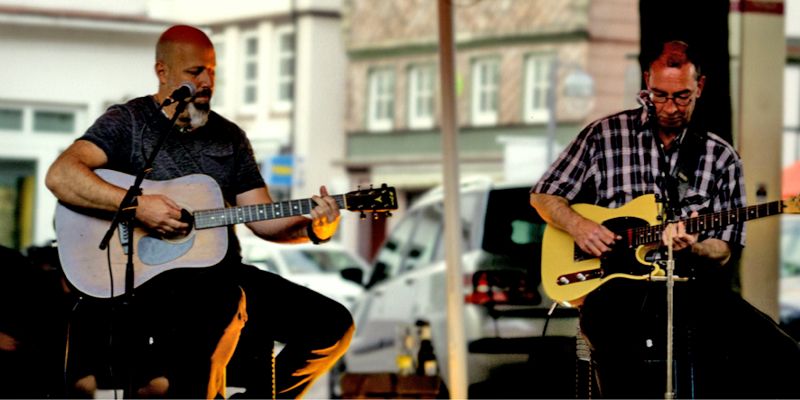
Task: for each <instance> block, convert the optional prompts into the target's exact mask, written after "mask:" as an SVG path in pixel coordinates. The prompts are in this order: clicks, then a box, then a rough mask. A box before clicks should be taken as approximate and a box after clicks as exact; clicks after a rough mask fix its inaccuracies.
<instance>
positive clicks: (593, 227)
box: [567, 217, 621, 257]
mask: <svg viewBox="0 0 800 400" xmlns="http://www.w3.org/2000/svg"><path fill="white" fill-rule="evenodd" d="M567 233H569V234H570V235H571V236H572V237H573V239H575V243H576V244H577V245H578V247H580V248H581V250H583V251H584V252H586V253H588V254H591V255H593V256H595V257H600V256H602V255H603V253H606V252H609V251H611V246H613V245H614V242H615V241H616V240H618V239H621V238H620V237H619V236H616V235H614V233H613V232H611V231H610V230H609V229H608V228H606V227H605V226H603V225H600V224H598V223H597V222H594V221H592V220H589V219H586V218H582V217H581V218H580V219H578V222H577V223H576V224H573V225H571V226H569V227H568V228H567Z"/></svg>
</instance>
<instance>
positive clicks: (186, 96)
mask: <svg viewBox="0 0 800 400" xmlns="http://www.w3.org/2000/svg"><path fill="white" fill-rule="evenodd" d="M196 91H197V87H196V86H195V85H194V84H193V83H192V82H188V81H187V82H183V83H181V86H180V87H178V88H177V89H175V90H174V91H173V92H172V94H171V95H169V97H168V98H167V99H166V100H164V104H163V105H164V106H168V105H170V104H172V103H174V102H176V101H182V102H189V101H192V98H193V97H194V94H195V92H196Z"/></svg>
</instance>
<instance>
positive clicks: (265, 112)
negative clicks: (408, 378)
mask: <svg viewBox="0 0 800 400" xmlns="http://www.w3.org/2000/svg"><path fill="white" fill-rule="evenodd" d="M658 3H668V4H658ZM697 3H698V2H691V1H671V2H646V1H637V0H452V4H453V7H454V13H455V30H456V35H455V38H456V71H455V82H456V102H457V104H456V106H457V119H458V129H459V143H458V145H459V148H458V151H459V160H460V163H459V165H460V175H461V177H463V178H465V179H471V178H480V179H488V180H490V181H492V182H517V183H520V184H524V185H530V184H532V183H533V182H535V181H536V179H538V177H539V176H540V175H541V173H542V172H543V171H544V169H545V168H546V167H547V166H548V165H549V163H550V161H551V160H552V159H553V158H554V156H555V155H556V154H558V151H559V150H560V149H561V148H563V147H564V146H565V145H566V144H567V143H568V142H569V141H570V140H571V139H572V138H573V137H575V136H576V135H577V133H578V132H579V131H580V129H581V128H582V127H583V126H585V125H586V124H587V123H588V122H590V121H592V120H594V119H596V118H599V117H602V116H604V115H607V114H610V113H612V112H616V111H619V110H621V109H623V108H626V107H634V106H635V105H636V104H635V101H634V96H635V94H636V93H637V92H638V91H639V90H640V88H641V84H642V82H641V66H640V58H641V56H642V54H643V53H644V52H645V51H647V49H649V48H652V46H653V44H654V43H658V42H659V41H661V40H664V39H666V38H679V39H683V40H686V41H688V42H690V44H692V45H693V46H699V47H700V48H701V49H702V50H703V53H704V55H705V56H706V58H707V60H706V61H707V68H706V73H708V74H709V76H710V78H709V81H708V86H707V91H706V92H704V96H703V98H702V99H701V102H700V103H699V104H698V120H699V123H702V124H704V125H706V126H707V127H709V129H711V130H712V131H714V132H716V133H718V134H720V135H722V136H723V137H725V138H726V139H728V140H730V141H731V142H732V143H733V144H734V146H735V147H736V148H737V149H738V150H739V151H740V153H741V154H742V156H743V158H744V162H745V167H746V172H745V175H746V178H747V191H748V196H749V199H750V201H751V203H756V202H761V201H767V200H769V201H771V200H777V199H780V198H782V197H786V196H789V195H792V194H797V193H798V191H800V187H799V185H798V182H800V0H775V1H769V0H760V1H733V0H731V1H727V0H725V1H721V0H713V1H703V2H699V3H700V4H697ZM174 23H188V24H193V25H197V26H200V27H202V28H204V29H206V31H207V32H208V33H209V36H210V37H211V39H212V40H213V42H214V44H215V47H216V52H217V72H216V90H215V92H214V97H213V100H212V107H213V109H214V110H215V111H216V112H218V113H220V114H222V115H223V116H225V117H227V118H229V119H231V120H232V121H234V122H236V123H237V124H238V125H239V126H241V127H242V128H243V129H244V130H245V131H246V132H247V134H248V136H249V138H250V140H251V142H252V144H253V147H254V150H255V154H256V157H257V159H258V161H259V162H260V163H261V167H262V173H263V175H264V176H265V178H266V180H267V182H268V183H269V187H270V190H271V192H272V194H273V197H275V198H277V199H280V200H287V199H295V198H306V197H309V196H311V195H312V194H314V193H316V192H317V191H318V188H319V186H320V185H323V184H324V185H328V187H329V189H330V190H331V192H333V193H344V192H348V191H351V190H355V189H357V188H358V187H362V188H363V187H364V186H368V185H370V184H372V185H375V186H378V185H380V184H381V183H387V184H389V185H391V186H394V187H396V188H397V190H398V200H399V204H400V209H399V210H398V211H397V212H396V213H395V215H396V216H398V217H402V216H403V214H404V211H405V210H406V209H407V208H408V207H409V206H410V205H411V204H412V203H414V202H415V200H416V199H418V198H420V197H421V196H422V195H423V194H424V193H425V192H426V191H428V190H430V189H432V188H435V187H437V186H439V185H440V184H441V183H442V151H441V148H442V144H441V132H440V125H441V123H440V118H441V108H442V106H441V96H440V91H439V68H438V63H439V53H438V48H439V43H438V33H437V32H438V31H437V26H438V25H437V13H436V1H433V0H391V1H389V0H386V1H383V0H382V1H373V0H270V1H262V2H254V1H247V0H226V1H224V2H219V1H213V0H191V1H190V0H127V1H124V2H123V1H104V0H84V1H81V2H74V1H71V0H0V55H2V62H0V244H1V245H3V246H6V247H11V248H16V249H20V250H23V249H25V248H27V247H29V246H37V245H44V244H46V243H48V242H50V241H51V240H53V239H54V238H55V234H54V229H53V214H54V208H55V205H56V200H55V198H54V197H53V196H52V195H51V194H50V192H49V191H47V189H46V188H45V186H44V175H45V172H46V170H47V168H48V166H49V165H50V163H51V162H52V161H53V160H54V159H55V157H56V156H57V155H58V154H59V152H60V151H62V150H63V149H65V148H66V147H67V146H68V145H69V144H70V143H71V142H72V141H73V140H74V139H75V138H76V137H78V136H80V135H81V134H82V133H83V132H84V130H85V129H86V128H87V127H88V126H89V125H90V124H91V123H92V122H93V121H94V119H95V118H96V117H97V116H99V115H100V114H101V113H102V112H103V111H104V110H105V109H106V108H107V107H108V106H109V105H111V104H114V103H119V102H124V101H126V100H128V99H130V98H133V97H137V96H141V95H144V94H151V93H154V92H155V91H156V88H157V81H156V77H155V73H154V70H153V65H154V44H155V42H156V40H157V38H158V36H159V34H160V33H161V32H162V31H163V30H164V29H165V28H167V27H168V26H170V25H172V24H174ZM526 200H527V199H526ZM796 217H798V216H796V215H784V216H781V217H779V218H772V219H768V220H760V221H758V222H753V223H750V224H749V225H748V232H749V235H748V239H749V241H748V249H747V250H746V253H745V257H744V259H743V261H742V274H741V275H742V279H741V280H742V291H743V293H744V295H745V297H747V298H748V299H749V300H751V301H752V302H753V303H754V304H756V305H757V306H759V307H760V308H762V309H763V310H765V311H766V312H767V313H768V314H770V315H773V316H774V317H775V318H778V313H779V311H781V312H783V313H784V315H789V314H793V313H795V310H800V283H794V279H792V278H793V277H794V276H795V275H800V221H798V219H797V218H796ZM400 219H401V218H390V219H382V218H381V219H376V220H373V219H368V220H366V221H362V220H360V219H359V215H358V214H353V213H347V215H345V216H344V217H343V223H342V228H341V229H340V231H339V233H338V234H337V236H336V238H335V239H336V241H338V242H339V244H340V245H341V246H342V247H343V248H345V249H347V251H349V252H352V253H354V254H356V255H358V256H360V257H362V258H363V259H366V260H368V261H372V260H373V258H374V257H375V254H376V252H377V251H378V249H379V248H380V246H381V244H382V243H383V242H384V240H385V238H386V237H387V235H388V233H389V232H390V231H391V229H392V228H393V225H394V224H395V223H396V222H395V221H398V220H400ZM244 231H245V230H244V229H240V232H242V233H244ZM779 278H781V279H779ZM365 279H366V278H365ZM780 284H783V289H781V288H780V286H781V285H780ZM795 292H798V293H795ZM780 296H782V297H780ZM795 298H797V300H795ZM781 307H782V308H781Z"/></svg>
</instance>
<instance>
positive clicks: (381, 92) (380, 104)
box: [367, 68, 394, 131]
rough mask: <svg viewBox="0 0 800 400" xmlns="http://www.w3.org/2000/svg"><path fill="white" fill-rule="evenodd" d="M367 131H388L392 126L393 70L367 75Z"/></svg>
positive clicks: (383, 69)
mask: <svg viewBox="0 0 800 400" xmlns="http://www.w3.org/2000/svg"><path fill="white" fill-rule="evenodd" d="M367 101H368V102H369V103H368V110H367V129H369V130H371V131H388V130H390V129H392V126H393V125H394V70H392V69H390V68H380V69H375V70H373V71H371V72H370V74H369V94H368V100H367Z"/></svg>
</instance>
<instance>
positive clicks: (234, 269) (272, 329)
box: [74, 260, 353, 398]
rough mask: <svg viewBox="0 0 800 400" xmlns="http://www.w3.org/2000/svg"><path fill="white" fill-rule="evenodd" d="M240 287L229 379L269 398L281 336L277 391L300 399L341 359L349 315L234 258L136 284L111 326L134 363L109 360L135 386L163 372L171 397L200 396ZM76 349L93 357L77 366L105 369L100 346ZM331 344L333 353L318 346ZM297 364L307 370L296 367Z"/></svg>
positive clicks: (324, 299) (349, 326)
mask: <svg viewBox="0 0 800 400" xmlns="http://www.w3.org/2000/svg"><path fill="white" fill-rule="evenodd" d="M240 288H241V289H243V290H244V292H245V296H246V301H247V314H248V320H247V322H246V324H245V326H244V329H243V330H242V332H241V338H240V341H239V344H238V346H237V350H236V353H235V355H234V359H233V360H232V362H231V367H232V368H229V377H230V378H229V379H230V380H231V381H232V382H236V385H242V386H245V387H246V388H247V393H246V397H254V398H271V397H272V391H273V387H272V375H273V371H272V348H273V343H274V341H278V342H281V343H284V344H285V346H284V348H283V350H282V351H281V352H280V354H279V356H278V358H277V360H276V362H275V365H276V371H275V373H274V375H275V379H276V383H277V385H276V391H277V396H278V397H280V398H294V397H297V396H298V395H299V394H301V393H302V392H303V391H304V390H305V389H306V388H307V387H308V384H309V383H311V381H313V379H315V378H316V377H317V376H318V375H319V374H320V373H322V372H324V370H326V369H327V368H328V367H329V366H330V365H332V364H333V363H334V362H335V359H333V360H331V357H333V358H336V359H338V358H339V357H340V356H341V355H342V354H343V353H344V349H346V347H347V345H348V344H349V340H350V335H351V334H352V328H353V320H352V317H351V315H350V313H349V311H348V310H347V309H346V308H345V307H344V306H342V305H341V304H339V303H337V302H335V301H333V300H331V299H329V298H327V297H325V296H323V295H321V294H319V293H317V292H314V291H312V290H310V289H308V288H305V287H302V286H299V285H296V284H294V283H292V282H289V281H287V280H286V279H284V278H281V277H280V276H277V275H275V274H272V273H269V272H265V271H261V270H259V269H257V268H255V267H253V266H249V265H244V264H241V262H239V261H238V260H235V261H233V262H231V261H228V262H224V263H222V264H220V265H216V266H214V267H209V268H187V269H176V270H171V271H167V272H165V273H162V274H161V275H159V276H157V277H155V278H153V279H152V280H151V281H149V282H147V283H145V284H143V285H142V286H141V287H140V288H137V290H136V295H135V297H134V300H133V307H132V310H133V312H132V313H130V314H127V315H128V316H127V317H126V318H127V321H123V322H118V323H117V325H116V326H117V327H118V328H117V329H116V330H115V332H116V333H117V334H127V335H129V336H131V338H130V340H132V341H131V342H129V343H131V344H130V345H126V346H124V349H123V351H127V350H132V351H131V352H130V353H127V354H128V355H129V356H130V359H132V360H134V361H133V362H128V361H120V360H115V361H114V362H113V364H115V365H120V364H124V365H133V366H134V367H135V368H136V369H137V371H136V372H135V373H134V374H133V375H134V376H135V377H136V383H137V384H141V383H146V381H147V379H148V378H151V377H155V376H158V375H159V374H162V373H163V375H166V376H167V378H168V379H169V381H170V388H169V396H170V397H173V398H204V397H205V396H206V390H207V385H208V378H209V370H210V366H211V361H210V356H211V354H212V353H213V352H214V349H215V347H216V345H217V343H218V341H219V339H220V337H221V336H222V333H223V331H224V329H225V328H226V327H227V326H228V324H229V323H230V322H231V319H232V318H233V317H234V315H235V314H236V312H237V308H238V304H239V299H240V296H241V289H240ZM123 324H126V325H123ZM120 326H127V327H128V328H122V327H120ZM84 331H85V330H84ZM91 336H95V337H96V336H97V335H91ZM126 340H127V339H126ZM82 342H84V343H85V341H84V340H82ZM100 343H101V344H102V343H103V341H101V342H100ZM79 347H83V348H84V349H83V350H85V351H86V354H88V355H81V354H80V353H79V354H76V355H74V357H80V358H84V357H88V358H89V359H90V360H91V361H89V362H87V363H81V364H88V365H83V366H81V367H80V370H81V371H82V372H86V371H97V370H100V371H101V372H102V371H103V370H105V369H107V367H105V366H104V365H105V364H104V363H103V362H97V361H98V359H100V358H101V357H99V356H100V355H105V354H107V352H106V351H105V350H103V349H102V348H98V347H97V346H94V348H92V345H91V344H86V345H85V346H79ZM86 347H88V349H87V348H86ZM329 349H333V351H330V352H327V353H326V352H320V350H329ZM75 351H76V352H80V351H81V350H80V349H76V350H75ZM116 354H119V352H117V353H116ZM320 360H321V361H320ZM315 361H317V362H315ZM329 364H330V365H329ZM309 365H311V366H309ZM300 369H305V371H301V372H300V373H296V372H297V371H298V370H300ZM323 369H324V370H323ZM118 370H119V371H123V370H122V369H121V368H120V369H118ZM125 373H127V371H125ZM117 375H120V374H117Z"/></svg>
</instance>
